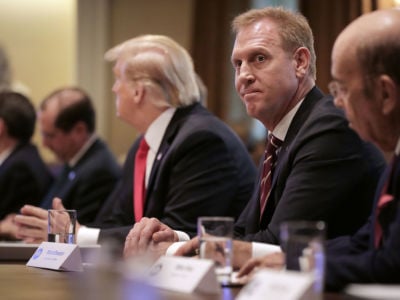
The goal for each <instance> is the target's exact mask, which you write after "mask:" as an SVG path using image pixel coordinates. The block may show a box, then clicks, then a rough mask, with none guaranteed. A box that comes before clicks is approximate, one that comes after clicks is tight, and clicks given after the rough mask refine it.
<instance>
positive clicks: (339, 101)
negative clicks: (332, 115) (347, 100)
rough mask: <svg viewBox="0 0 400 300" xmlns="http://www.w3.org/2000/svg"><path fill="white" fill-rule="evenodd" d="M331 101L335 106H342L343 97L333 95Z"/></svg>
mask: <svg viewBox="0 0 400 300" xmlns="http://www.w3.org/2000/svg"><path fill="white" fill-rule="evenodd" d="M333 103H334V104H335V106H336V107H339V108H343V107H344V105H343V99H342V98H341V97H340V96H335V98H333Z"/></svg>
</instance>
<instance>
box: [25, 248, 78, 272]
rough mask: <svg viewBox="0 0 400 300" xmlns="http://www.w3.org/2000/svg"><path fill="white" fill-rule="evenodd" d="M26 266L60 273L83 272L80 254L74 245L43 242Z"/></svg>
mask: <svg viewBox="0 0 400 300" xmlns="http://www.w3.org/2000/svg"><path fill="white" fill-rule="evenodd" d="M26 265H27V266H29V267H37V268H44V269H52V270H60V271H79V272H81V271H83V267H82V259H81V253H80V251H79V247H78V245H75V244H64V243H50V242H43V243H41V244H40V245H39V247H38V248H37V249H36V251H35V253H33V255H32V257H31V258H30V259H29V261H28V262H27V264H26Z"/></svg>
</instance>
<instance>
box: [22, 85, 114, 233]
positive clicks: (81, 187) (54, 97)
mask: <svg viewBox="0 0 400 300" xmlns="http://www.w3.org/2000/svg"><path fill="white" fill-rule="evenodd" d="M38 120H39V125H40V131H41V135H42V140H43V144H44V145H45V146H46V147H47V148H49V149H50V150H51V151H52V152H53V153H54V154H55V155H56V156H57V158H58V159H59V160H60V161H61V162H62V163H63V166H62V170H61V172H60V174H59V175H58V176H57V178H56V180H55V182H54V184H53V185H52V187H51V188H50V190H49V191H48V193H47V195H46V196H45V197H44V199H43V200H42V202H41V204H40V207H41V208H42V209H43V210H47V209H49V208H51V207H52V201H53V199H54V198H55V197H58V198H61V199H62V203H63V205H64V206H65V208H67V209H76V210H77V217H78V220H79V222H81V223H83V224H86V223H88V222H92V221H93V220H94V218H95V217H96V214H97V212H98V211H99V209H100V208H101V206H102V204H103V203H104V201H105V200H106V199H107V197H108V196H109V194H110V193H111V192H112V190H113V189H114V187H115V185H116V183H117V181H118V180H119V178H120V175H121V174H120V173H121V170H120V167H119V165H118V163H117V162H116V160H115V158H114V156H113V155H112V153H111V151H110V150H109V149H108V147H107V145H106V144H105V143H104V142H103V141H101V140H100V139H99V138H98V137H97V136H96V134H95V111H94V108H93V105H92V101H91V100H90V98H89V96H88V95H87V94H86V93H85V92H84V91H83V90H81V89H79V88H76V87H67V88H62V89H59V90H56V91H54V92H52V93H51V94H50V95H49V96H47V97H46V98H45V99H44V100H43V102H42V103H41V106H40V109H39V113H38ZM31 208H32V207H29V206H25V207H23V208H22V209H21V213H22V215H18V216H16V218H15V221H16V222H17V223H18V224H19V225H20V228H19V230H18V236H19V237H20V238H23V239H25V240H26V241H33V240H35V239H34V238H32V235H33V234H32V231H35V230H36V228H35V227H32V226H31V224H33V222H34V221H33V220H32V219H33V218H34V215H33V216H32V213H31Z"/></svg>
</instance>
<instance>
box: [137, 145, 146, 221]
mask: <svg viewBox="0 0 400 300" xmlns="http://www.w3.org/2000/svg"><path fill="white" fill-rule="evenodd" d="M148 151H149V145H148V144H147V143H146V140H145V139H144V138H142V140H141V141H140V145H139V149H138V150H137V152H136V156H135V171H134V176H133V181H134V182H133V183H134V195H133V203H134V211H135V221H136V222H139V221H140V219H141V218H142V217H143V207H144V196H145V193H146V188H145V178H146V158H147V152H148Z"/></svg>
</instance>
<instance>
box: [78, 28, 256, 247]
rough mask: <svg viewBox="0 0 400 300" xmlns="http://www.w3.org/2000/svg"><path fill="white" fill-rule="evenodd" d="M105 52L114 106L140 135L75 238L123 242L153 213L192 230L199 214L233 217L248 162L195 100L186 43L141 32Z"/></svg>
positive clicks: (244, 192)
mask: <svg viewBox="0 0 400 300" xmlns="http://www.w3.org/2000/svg"><path fill="white" fill-rule="evenodd" d="M106 57H107V59H109V60H111V61H116V64H115V67H114V73H115V83H114V86H113V91H114V93H115V94H116V95H117V99H116V107H117V114H118V116H119V117H120V118H121V119H123V120H124V121H125V122H127V123H128V124H130V125H132V126H133V127H134V128H135V129H137V130H138V131H139V132H140V133H141V134H142V135H141V136H140V137H139V138H138V139H137V141H136V142H135V143H134V144H133V146H132V148H131V150H130V151H129V153H128V156H127V159H126V162H125V165H124V170H123V177H122V179H121V180H120V182H119V183H118V185H117V187H116V189H115V190H114V192H113V193H112V195H111V196H110V197H109V199H108V201H107V204H106V205H105V206H104V208H103V210H102V211H101V212H100V213H99V216H98V218H97V220H96V221H95V222H94V223H92V224H91V225H92V226H91V227H84V226H79V230H78V238H77V241H78V243H97V242H103V241H104V240H106V239H108V238H110V237H112V238H117V239H118V240H119V241H122V245H123V244H124V242H125V238H126V236H127V234H128V232H129V231H130V230H131V229H132V226H133V224H135V222H137V221H138V220H140V219H141V218H142V217H143V219H149V218H153V217H155V218H159V219H161V220H162V221H163V222H165V223H166V224H168V225H169V226H173V227H174V228H177V229H179V230H182V231H185V232H188V233H189V234H190V235H191V236H192V235H194V234H195V232H196V222H197V217H198V216H200V215H204V216H211V215H227V216H232V217H234V218H236V217H237V216H238V215H239V214H240V212H241V211H242V210H243V208H244V207H245V205H246V203H247V201H248V199H249V198H250V195H251V192H252V189H253V185H254V179H255V175H256V170H255V166H254V163H253V162H252V160H251V158H250V155H249V153H248V152H247V150H246V148H245V146H244V144H243V143H242V141H241V140H240V139H239V137H238V136H237V135H236V134H235V133H234V132H233V131H232V130H231V129H230V128H228V126H227V125H226V124H224V123H223V122H222V121H221V120H219V119H218V118H216V117H215V116H214V115H212V114H211V113H210V112H209V111H207V109H206V108H204V107H203V106H202V105H201V104H200V101H201V99H202V97H201V93H200V91H199V87H198V84H197V81H196V75H195V72H194V69H193V63H192V60H191V58H190V56H189V55H188V53H187V51H186V50H185V49H184V48H183V47H181V46H180V45H178V44H177V43H176V42H175V41H173V40H172V39H170V38H168V37H165V36H158V35H146V36H139V37H137V38H134V39H132V40H128V41H126V42H124V43H123V44H121V45H119V46H117V47H115V48H113V49H111V50H110V51H109V52H108V53H107V54H106ZM144 141H146V143H147V144H148V145H149V149H148V154H147V157H146V159H145V160H146V169H145V172H144V179H142V180H143V181H142V183H141V185H142V187H143V186H144V187H145V192H144V193H143V194H142V195H140V194H138V193H137V192H138V190H139V188H141V186H137V185H133V182H134V181H136V178H135V177H137V176H136V174H135V171H136V170H137V168H136V167H137V165H139V163H137V159H136V157H137V156H138V153H139V152H140V151H139V147H140V145H142V144H143V143H144ZM134 174H135V175H134ZM140 196H142V197H143V198H142V199H141V201H143V202H141V203H142V205H143V206H142V207H140V206H138V204H140V203H137V202H138V201H137V200H138V197H140ZM127 246H129V240H128V241H127ZM127 253H128V254H129V251H128V252H127Z"/></svg>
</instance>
